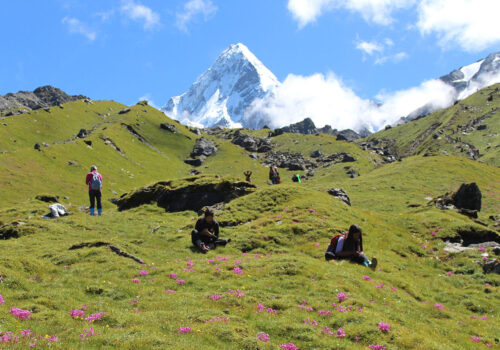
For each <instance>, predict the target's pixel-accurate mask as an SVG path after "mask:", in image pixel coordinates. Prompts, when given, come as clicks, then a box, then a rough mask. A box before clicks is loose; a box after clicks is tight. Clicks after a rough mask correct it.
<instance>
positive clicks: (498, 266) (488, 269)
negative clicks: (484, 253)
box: [483, 260, 500, 274]
mask: <svg viewBox="0 0 500 350" xmlns="http://www.w3.org/2000/svg"><path fill="white" fill-rule="evenodd" d="M483 271H484V273H497V274H500V262H498V261H497V260H490V261H487V262H485V263H484V264H483Z"/></svg>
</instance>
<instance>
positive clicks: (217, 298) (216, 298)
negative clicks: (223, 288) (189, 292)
mask: <svg viewBox="0 0 500 350" xmlns="http://www.w3.org/2000/svg"><path fill="white" fill-rule="evenodd" d="M220 298H222V296H220V295H217V294H214V295H212V296H211V297H210V299H212V300H214V301H215V300H219V299H220Z"/></svg>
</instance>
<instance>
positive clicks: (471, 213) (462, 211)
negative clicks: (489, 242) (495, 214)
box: [458, 209, 478, 219]
mask: <svg viewBox="0 0 500 350" xmlns="http://www.w3.org/2000/svg"><path fill="white" fill-rule="evenodd" d="M458 212H459V213H460V214H463V215H466V216H468V217H470V218H473V219H477V217H478V215H477V210H470V209H458Z"/></svg>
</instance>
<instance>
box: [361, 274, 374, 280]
mask: <svg viewBox="0 0 500 350" xmlns="http://www.w3.org/2000/svg"><path fill="white" fill-rule="evenodd" d="M363 279H364V280H365V281H371V280H372V279H371V277H370V276H366V275H365V276H363Z"/></svg>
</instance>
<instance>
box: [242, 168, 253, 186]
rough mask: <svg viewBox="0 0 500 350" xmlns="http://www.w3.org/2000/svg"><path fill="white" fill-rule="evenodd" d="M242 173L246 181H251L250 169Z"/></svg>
mask: <svg viewBox="0 0 500 350" xmlns="http://www.w3.org/2000/svg"><path fill="white" fill-rule="evenodd" d="M243 175H245V180H246V181H247V182H250V183H251V182H252V172H251V171H250V170H247V171H245V172H244V173H243Z"/></svg>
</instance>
